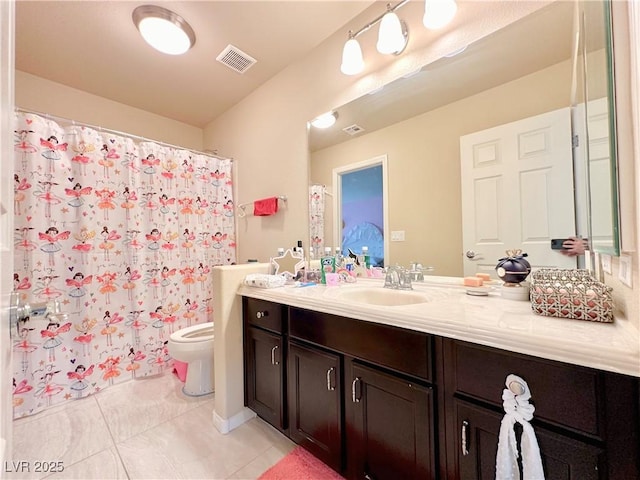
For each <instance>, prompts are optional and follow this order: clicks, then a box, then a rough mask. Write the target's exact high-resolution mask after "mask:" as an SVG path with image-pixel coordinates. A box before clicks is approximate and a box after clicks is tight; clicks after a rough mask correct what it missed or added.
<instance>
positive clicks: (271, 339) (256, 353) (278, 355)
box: [245, 327, 287, 431]
mask: <svg viewBox="0 0 640 480" xmlns="http://www.w3.org/2000/svg"><path fill="white" fill-rule="evenodd" d="M283 352H284V344H283V341H282V337H281V336H280V335H277V334H274V333H270V332H266V331H264V330H260V329H259V328H255V327H249V328H248V329H247V333H246V341H245V367H246V370H245V395H246V404H247V406H248V407H249V408H250V409H251V410H253V411H254V412H256V413H257V414H258V415H260V417H262V418H263V419H265V420H266V421H267V422H269V423H270V424H271V425H273V426H274V427H276V428H277V429H279V430H281V431H284V430H285V429H286V428H287V424H286V416H285V402H284V390H283V387H284V381H285V378H284V372H285V370H284V364H283V358H284V357H283Z"/></svg>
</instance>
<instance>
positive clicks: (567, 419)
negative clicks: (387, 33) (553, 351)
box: [445, 341, 604, 438]
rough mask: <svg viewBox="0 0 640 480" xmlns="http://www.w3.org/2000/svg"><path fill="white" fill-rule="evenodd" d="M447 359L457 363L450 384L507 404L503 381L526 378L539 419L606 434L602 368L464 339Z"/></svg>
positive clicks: (457, 389)
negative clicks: (545, 357) (544, 357)
mask: <svg viewBox="0 0 640 480" xmlns="http://www.w3.org/2000/svg"><path fill="white" fill-rule="evenodd" d="M447 344H448V345H449V348H448V352H447V356H446V358H445V362H450V363H452V367H453V368H452V370H453V373H454V374H453V376H452V378H451V379H450V382H452V383H451V384H450V385H451V387H450V388H453V389H454V391H455V393H456V394H464V395H468V396H471V397H475V398H478V399H481V400H484V401H487V402H489V403H492V404H494V405H496V406H498V407H500V408H502V390H503V389H504V388H505V385H504V381H505V379H506V377H507V375H509V374H510V373H513V374H515V375H518V376H520V377H522V378H523V379H524V380H525V381H526V382H527V384H528V385H529V388H530V390H531V403H533V404H534V405H535V407H536V411H535V414H534V416H535V418H538V419H540V420H546V421H549V422H551V423H553V424H556V425H560V426H565V427H569V428H570V429H573V430H576V431H579V432H584V433H587V434H590V435H593V436H595V437H598V438H601V437H602V434H603V432H602V427H601V425H602V419H601V418H599V415H598V412H601V411H604V410H603V408H600V407H602V401H601V398H600V395H599V391H600V384H601V383H602V382H601V379H600V376H599V374H598V372H597V371H595V370H591V369H588V368H584V367H578V366H573V365H568V364H564V363H560V362H554V361H551V360H544V359H539V358H534V357H529V356H524V355H520V354H516V353H510V352H505V351H502V350H497V349H493V348H489V347H482V346H479V345H473V344H469V343H464V342H458V341H450V342H447Z"/></svg>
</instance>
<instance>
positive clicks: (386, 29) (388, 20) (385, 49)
mask: <svg viewBox="0 0 640 480" xmlns="http://www.w3.org/2000/svg"><path fill="white" fill-rule="evenodd" d="M406 44H407V39H406V38H405V36H404V33H403V31H402V24H401V23H400V19H399V18H398V15H396V14H395V13H394V12H391V11H389V12H387V13H385V14H384V17H382V20H381V21H380V30H379V31H378V43H377V44H376V49H377V50H378V52H380V53H383V54H386V55H389V54H393V53H400V52H401V51H402V50H404V47H405V46H406Z"/></svg>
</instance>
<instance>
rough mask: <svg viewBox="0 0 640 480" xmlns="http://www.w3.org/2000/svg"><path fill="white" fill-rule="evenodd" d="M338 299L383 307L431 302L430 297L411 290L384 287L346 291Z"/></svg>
mask: <svg viewBox="0 0 640 480" xmlns="http://www.w3.org/2000/svg"><path fill="white" fill-rule="evenodd" d="M337 297H338V298H340V299H341V300H347V301H350V302H356V303H366V304H368V305H381V306H385V307H396V306H401V305H413V304H416V303H426V302H428V301H429V296H428V295H426V294H424V293H420V292H415V291H411V290H392V289H389V288H382V287H378V288H350V289H345V290H344V291H341V292H340V293H339V294H338V295H337Z"/></svg>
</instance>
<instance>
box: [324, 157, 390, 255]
mask: <svg viewBox="0 0 640 480" xmlns="http://www.w3.org/2000/svg"><path fill="white" fill-rule="evenodd" d="M333 185H334V202H335V203H334V208H333V210H334V212H336V220H337V221H336V222H335V223H336V224H335V228H334V239H333V243H334V244H335V245H339V246H340V247H341V250H342V255H344V256H348V255H349V254H350V253H351V254H354V253H355V254H361V253H363V252H362V249H363V247H367V249H368V254H369V259H370V262H371V265H373V266H375V267H382V266H384V264H385V263H384V259H385V250H386V242H385V241H384V240H385V237H386V236H387V231H386V230H387V228H386V224H387V222H386V221H385V217H386V215H385V212H386V203H385V198H386V190H387V158H386V156H380V157H376V158H372V159H370V160H365V161H364V162H358V163H355V164H349V165H345V166H344V167H339V168H335V169H334V170H333ZM332 251H333V249H332Z"/></svg>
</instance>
